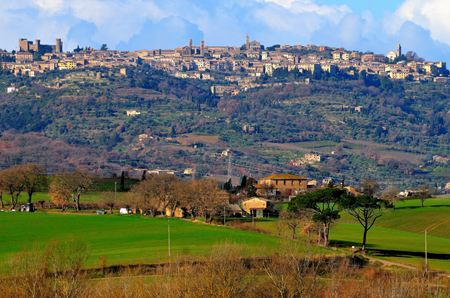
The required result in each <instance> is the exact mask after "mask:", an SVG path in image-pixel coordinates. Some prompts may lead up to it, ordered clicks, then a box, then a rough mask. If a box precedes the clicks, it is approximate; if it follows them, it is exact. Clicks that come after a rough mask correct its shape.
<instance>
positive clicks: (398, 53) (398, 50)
mask: <svg viewBox="0 0 450 298" xmlns="http://www.w3.org/2000/svg"><path fill="white" fill-rule="evenodd" d="M401 55H402V46H401V45H400V44H398V46H397V57H400V56H401Z"/></svg>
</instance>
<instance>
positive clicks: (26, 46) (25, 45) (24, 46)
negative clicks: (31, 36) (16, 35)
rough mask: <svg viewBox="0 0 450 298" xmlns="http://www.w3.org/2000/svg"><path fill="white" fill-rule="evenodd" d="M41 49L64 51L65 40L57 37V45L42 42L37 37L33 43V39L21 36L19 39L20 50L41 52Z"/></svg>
mask: <svg viewBox="0 0 450 298" xmlns="http://www.w3.org/2000/svg"><path fill="white" fill-rule="evenodd" d="M41 50H45V51H46V52H49V53H62V51H63V42H62V41H61V39H56V45H46V44H41V41H40V40H39V39H36V43H34V44H33V42H32V41H29V40H27V39H24V38H21V39H19V52H31V51H33V52H39V51H41Z"/></svg>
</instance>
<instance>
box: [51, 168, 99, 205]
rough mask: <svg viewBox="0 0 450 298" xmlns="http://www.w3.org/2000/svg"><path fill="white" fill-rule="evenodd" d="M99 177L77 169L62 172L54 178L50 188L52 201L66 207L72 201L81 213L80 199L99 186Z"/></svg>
mask: <svg viewBox="0 0 450 298" xmlns="http://www.w3.org/2000/svg"><path fill="white" fill-rule="evenodd" d="M99 178H100V177H99V176H98V175H96V174H94V173H91V172H89V171H88V170H86V169H76V170H74V171H71V172H60V173H58V174H56V176H55V177H54V178H53V180H52V183H51V184H50V188H49V195H50V198H51V199H52V201H53V202H54V203H55V204H57V205H60V206H64V205H65V204H66V203H67V202H68V201H69V200H72V201H73V202H74V203H75V205H76V209H77V211H80V198H81V196H82V195H83V194H84V193H86V192H89V191H93V190H94V189H95V187H96V185H97V184H98V180H99Z"/></svg>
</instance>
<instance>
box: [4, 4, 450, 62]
mask: <svg viewBox="0 0 450 298" xmlns="http://www.w3.org/2000/svg"><path fill="white" fill-rule="evenodd" d="M35 2H36V1H35ZM35 2H31V1H15V2H14V3H7V4H5V5H4V6H3V7H2V8H0V15H2V16H3V18H1V19H2V20H1V21H0V24H1V25H2V28H4V30H2V32H1V33H0V40H1V41H2V42H1V45H0V47H1V48H6V49H7V50H9V51H11V50H17V41H16V40H17V37H19V38H20V37H24V38H30V37H32V36H36V37H38V36H39V38H41V40H42V42H43V43H49V42H50V41H52V40H53V39H54V36H58V37H59V38H61V39H62V40H65V45H66V49H67V50H72V49H74V48H76V46H77V45H80V46H81V47H85V46H92V47H93V48H99V47H100V46H101V44H104V43H106V44H108V45H109V48H110V49H117V50H129V51H136V50H142V49H153V48H162V49H169V48H175V47H177V46H180V45H183V44H184V43H185V40H188V39H189V38H192V39H193V42H194V43H195V44H199V42H200V40H201V39H204V40H205V41H208V42H207V43H208V44H210V45H217V46H240V45H241V44H242V43H241V37H242V36H245V34H247V33H248V34H250V36H252V37H253V38H252V39H255V40H259V41H260V42H262V43H263V44H265V45H266V46H271V45H274V44H277V43H279V44H291V45H292V44H327V45H330V46H335V47H344V48H347V49H351V50H357V51H361V52H365V51H368V50H371V51H373V52H378V53H387V52H388V51H390V50H392V48H391V47H392V44H397V43H401V44H402V45H403V46H404V48H411V49H415V52H417V53H418V54H419V55H420V56H422V57H427V59H429V60H431V61H433V60H444V61H448V60H449V58H448V57H449V55H450V46H449V43H448V40H450V38H448V37H449V36H448V32H450V30H449V28H447V25H446V24H447V22H446V21H445V16H444V15H442V13H441V11H445V8H446V7H448V5H449V4H448V3H445V2H443V1H440V0H427V1H420V3H419V1H411V0H406V1H390V2H387V1H384V2H380V3H379V5H374V4H370V3H367V1H350V0H347V1H343V0H322V1H316V0H311V1H292V0H258V1H257V0H248V1H245V2H242V3H241V2H237V1H214V2H212V3H208V4H205V3H204V2H200V1H197V0H191V1H186V2H185V3H182V2H180V1H179V0H172V1H168V2H167V3H157V2H154V1H144V0H140V1H133V2H130V1H123V0H116V1H110V2H108V3H107V2H104V1H95V2H94V3H93V4H92V5H94V7H96V8H98V9H95V10H92V11H91V10H89V11H88V10H87V9H86V8H87V7H89V6H88V5H90V4H89V3H88V2H86V1H84V0H83V1H78V2H76V3H72V2H71V1H66V0H61V1H38V2H36V3H35ZM100 12H101V13H100ZM24 17H25V20H26V21H25V22H24V23H23V24H22V23H19V24H18V23H17V22H13V20H17V19H18V18H21V19H23V18H24Z"/></svg>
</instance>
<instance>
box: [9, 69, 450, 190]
mask: <svg viewBox="0 0 450 298" xmlns="http://www.w3.org/2000/svg"><path fill="white" fill-rule="evenodd" d="M97 72H101V79H96V73H97ZM225 76H226V74H216V73H214V77H215V81H201V80H193V79H178V78H174V77H171V76H169V75H168V74H166V73H164V72H162V71H153V70H150V69H148V68H145V67H142V66H139V67H135V68H129V69H128V70H127V76H122V75H120V74H119V70H118V69H107V68H90V69H89V70H86V69H85V70H73V71H53V72H50V73H46V74H43V75H39V76H38V77H36V78H28V77H15V76H13V75H11V74H7V73H5V72H3V73H2V74H1V76H0V105H1V109H0V132H1V134H2V138H1V140H0V148H1V154H0V164H1V166H2V167H7V166H11V165H15V164H20V163H27V162H31V161H34V162H39V163H45V165H46V166H47V167H48V169H49V170H50V171H51V172H56V171H58V169H63V168H64V169H65V168H73V167H77V166H83V167H89V168H91V169H95V170H96V171H98V172H99V173H101V174H103V175H111V174H112V173H114V172H117V171H119V170H123V169H129V170H130V169H132V168H148V169H151V168H170V169H174V170H184V169H185V168H193V167H195V168H196V169H197V172H198V175H205V174H225V173H226V170H227V166H228V158H229V157H227V156H224V155H223V154H221V153H222V151H223V150H225V149H227V148H231V152H232V166H233V174H234V175H241V174H247V175H252V176H255V177H261V176H264V175H268V174H271V173H273V172H289V173H293V174H297V175H298V174H300V175H303V176H305V177H308V178H310V179H322V178H327V177H329V176H331V177H333V178H335V179H336V181H338V180H340V179H342V178H346V181H348V183H350V184H352V183H356V182H357V181H358V180H359V179H362V178H368V177H370V178H375V179H378V180H380V181H382V182H384V183H385V184H384V185H387V183H393V184H396V185H397V186H398V187H401V188H405V187H415V186H417V185H419V184H422V183H429V184H432V185H434V186H441V185H442V184H443V183H446V182H448V181H447V179H449V178H450V167H449V166H448V164H447V159H446V157H447V155H449V154H450V148H449V136H448V131H449V130H450V114H449V112H450V100H449V94H450V92H449V86H448V85H445V84H440V83H416V82H407V81H404V82H401V81H391V80H388V79H385V78H383V79H378V78H367V77H366V76H365V75H361V74H360V75H359V76H354V77H343V76H338V77H333V78H326V77H324V78H322V79H320V80H311V83H310V84H305V83H304V78H303V77H301V76H300V75H299V74H296V73H289V72H287V71H278V72H275V75H274V77H271V78H269V77H263V78H260V79H259V80H258V81H259V83H261V84H264V85H262V86H261V87H258V88H254V89H249V90H248V91H246V92H242V93H240V94H238V95H236V96H231V95H226V96H224V97H217V96H215V95H213V94H211V92H210V87H211V86H213V85H232V84H233V83H230V82H229V81H226V80H224V77H225ZM12 84H14V85H15V86H16V87H19V91H18V92H16V93H10V94H7V93H6V88H7V87H9V86H11V85H12ZM131 110H136V111H139V112H140V113H141V114H140V115H136V116H134V117H133V116H127V111H131ZM244 126H246V127H245V130H244ZM193 136H197V137H193ZM205 136H217V137H218V138H207V137H205ZM310 152H316V153H318V154H320V155H321V156H322V160H321V161H320V162H317V163H314V164H306V165H300V166H294V165H293V164H292V163H290V161H291V160H294V161H295V160H299V159H301V158H302V157H303V156H304V154H305V153H310ZM433 156H439V157H438V158H435V160H434V161H433ZM51 157H53V158H51Z"/></svg>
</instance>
